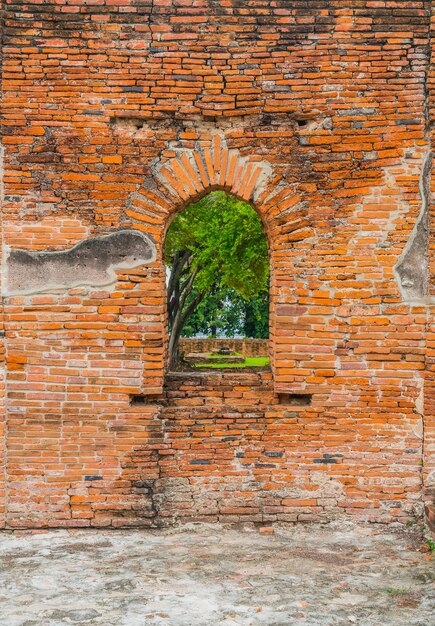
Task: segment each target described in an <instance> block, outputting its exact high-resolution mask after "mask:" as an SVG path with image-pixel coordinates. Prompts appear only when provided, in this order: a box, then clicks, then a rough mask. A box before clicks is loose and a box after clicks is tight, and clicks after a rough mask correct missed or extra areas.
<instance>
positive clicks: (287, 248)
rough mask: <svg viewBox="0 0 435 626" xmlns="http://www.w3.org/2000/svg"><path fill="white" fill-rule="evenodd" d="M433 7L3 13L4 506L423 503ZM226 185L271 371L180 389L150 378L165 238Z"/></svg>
mask: <svg viewBox="0 0 435 626" xmlns="http://www.w3.org/2000/svg"><path fill="white" fill-rule="evenodd" d="M434 16H435V3H434V2H430V1H429V0H415V1H412V2H411V1H409V2H408V1H407V0H403V1H400V2H397V0H394V1H393V0H382V1H379V2H373V1H372V0H352V2H349V1H348V2H345V1H344V0H330V1H327V0H303V1H302V0H300V1H299V0H295V1H294V2H288V1H287V0H285V1H284V0H276V1H275V2H270V1H269V0H267V1H266V0H249V1H247V2H246V1H243V2H241V1H239V0H227V1H226V2H220V1H219V2H218V1H216V0H183V1H178V0H123V1H122V2H117V1H116V0H93V2H92V3H90V2H80V1H77V0H65V1H63V2H51V1H47V2H42V3H41V2H39V0H38V1H36V0H35V1H34V2H33V1H32V0H31V1H30V2H28V1H26V2H21V1H11V2H10V3H8V4H7V5H4V29H3V31H4V37H3V38H4V41H3V43H4V46H3V74H2V76H3V90H4V98H3V111H2V124H3V126H2V134H3V139H2V141H3V145H4V147H5V159H4V184H5V196H4V201H3V206H2V217H3V220H2V228H3V231H2V241H3V248H2V249H3V266H2V267H3V271H2V281H3V296H4V299H3V304H4V316H5V327H6V346H7V347H6V357H7V406H6V411H5V420H4V424H5V429H6V437H7V455H6V459H7V463H6V465H7V467H6V472H5V473H4V474H3V475H5V476H6V508H7V514H6V525H8V526H12V527H17V526H43V525H52V526H56V525H65V526H74V525H103V524H104V525H111V524H112V525H122V524H142V523H153V524H154V523H161V522H162V520H170V519H177V518H178V517H179V516H182V515H184V516H186V515H192V516H193V517H195V516H197V517H201V516H210V517H209V518H213V517H215V518H216V517H217V516H226V515H229V516H231V515H235V516H243V515H244V514H246V515H248V516H249V515H255V516H257V518H256V519H260V517H261V516H263V518H264V519H268V518H267V515H269V514H275V513H276V514H279V515H287V514H288V515H289V516H290V517H292V516H293V517H294V516H296V518H297V519H304V517H303V516H304V515H309V516H310V517H311V518H315V517H316V516H317V517H328V516H329V517H334V516H336V515H338V514H341V513H343V512H346V513H350V514H353V515H355V516H357V517H358V518H361V519H371V520H379V521H390V520H394V519H401V520H405V519H408V518H409V517H412V516H415V515H418V514H419V513H421V511H422V508H423V501H424V499H425V500H426V502H427V504H428V506H429V507H430V506H431V502H432V498H433V496H432V495H431V488H432V487H431V485H433V484H434V482H435V480H434V475H433V469H434V462H435V414H434V401H433V398H434V390H435V384H434V376H435V369H434V354H435V353H434V342H433V337H434V334H433V325H432V326H430V324H431V322H432V320H433V312H434V304H433V303H434V298H435V287H434V276H435V271H434V270H435V265H434V260H433V258H434V254H433V252H434V249H435V240H434V234H433V233H434V232H435V231H434V226H433V223H434V212H433V204H432V202H431V189H432V191H433V183H432V187H431V171H432V159H431V150H430V146H431V125H430V123H431V120H432V118H433V116H434V109H433V105H432V103H433V97H432V93H431V91H432V89H433V88H435V78H434V75H433V74H432V72H431V71H430V58H431V47H432V44H433V41H434V38H433V37H431V31H430V25H431V19H432V24H434ZM218 188H221V189H226V190H227V191H229V192H231V193H233V194H235V195H236V196H238V197H240V198H243V199H245V200H246V201H248V202H251V204H252V205H253V206H254V207H255V208H256V210H257V211H258V212H259V214H260V216H261V218H262V220H263V224H264V228H265V232H266V234H267V237H268V240H269V249H270V261H271V336H270V354H271V362H272V370H273V371H272V374H271V375H270V377H269V378H267V379H263V378H261V377H267V374H266V373H264V374H262V375H259V376H260V379H253V378H249V376H248V378H247V379H246V378H244V376H247V374H245V375H242V374H241V375H240V376H242V378H241V379H240V380H239V382H237V381H234V380H233V379H231V380H230V381H227V379H216V380H215V379H213V380H212V379H211V378H210V379H203V378H200V379H199V382H198V381H197V380H195V381H194V382H192V383H190V387H191V388H190V389H185V388H184V385H185V384H186V385H187V386H188V387H189V385H188V384H187V383H183V381H179V380H178V379H173V378H169V379H168V378H167V377H165V362H166V361H165V353H166V344H167V333H166V310H165V272H164V268H163V263H162V246H163V243H164V235H165V232H166V229H167V227H168V225H169V223H170V220H171V219H172V217H173V216H174V215H175V214H176V213H177V212H178V211H180V210H181V209H182V208H183V207H185V206H186V205H187V204H188V203H189V202H190V201H191V200H192V199H197V198H199V197H201V196H202V195H204V194H206V193H207V192H209V191H210V190H212V189H218ZM429 326H430V332H428V328H429ZM0 330H1V329H0ZM427 337H428V338H429V341H428V342H427ZM259 380H260V381H261V384H260V383H259ZM0 388H1V381H0ZM298 393H299V394H305V396H306V397H308V396H310V402H311V404H310V405H304V407H303V409H301V411H302V412H300V411H299V410H297V411H296V409H295V410H294V411H293V410H290V409H289V408H288V406H287V405H286V404H285V403H286V402H287V403H290V406H292V404H291V403H292V402H293V400H292V394H298ZM285 394H287V395H285ZM139 395H140V396H143V397H148V398H149V402H142V403H141V402H136V403H133V404H130V402H131V396H139ZM205 408H207V410H205ZM286 412H288V413H289V414H287V413H286ZM293 413H295V415H293ZM221 426H222V430H220V428H221ZM232 431H234V433H233V434H228V432H232ZM227 437H230V438H231V437H236V439H227ZM266 451H268V452H277V453H278V452H279V453H281V452H282V453H283V454H282V456H276V457H274V456H271V457H267V455H266V458H267V459H268V460H267V461H264V459H263V457H264V453H265V452H266ZM239 452H240V453H243V454H244V455H245V457H244V458H245V459H250V460H246V461H241V458H242V457H240V456H238V454H239ZM331 455H332V456H331ZM340 455H343V456H340ZM423 457H424V464H423V465H422V458H423ZM271 459H272V460H271ZM331 460H332V461H334V462H331ZM193 461H195V462H193ZM201 461H207V463H202V462H201ZM431 472H432V473H431ZM423 477H424V480H425V481H426V486H427V490H426V492H425V494H423V490H422V486H421V484H422V478H423ZM155 481H157V482H155ZM331 485H332V487H331ZM210 491H216V493H217V495H216V498H214V499H213V498H211V496H210V494H209V492H210ZM309 492H312V493H313V497H312V498H310V497H308V494H309ZM1 494H2V492H1V486H0V497H1ZM331 494H332V495H331ZM209 496H210V499H209ZM284 500H286V501H287V503H286V504H283V501H284ZM249 501H250V502H251V504H248V502H249ZM307 502H308V503H307ZM239 504H240V506H239ZM269 506H270V507H272V509H273V510H270V509H268V508H266V507H269ZM274 507H277V508H276V509H275V508H274ZM183 511H184V513H182V512H183ZM258 516H260V517H258ZM150 520H151V522H150Z"/></svg>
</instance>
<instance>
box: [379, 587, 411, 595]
mask: <svg viewBox="0 0 435 626" xmlns="http://www.w3.org/2000/svg"><path fill="white" fill-rule="evenodd" d="M383 591H384V593H388V595H389V596H393V597H397V596H406V595H408V594H409V592H410V590H409V589H404V588H398V589H396V588H395V587H384V589H383Z"/></svg>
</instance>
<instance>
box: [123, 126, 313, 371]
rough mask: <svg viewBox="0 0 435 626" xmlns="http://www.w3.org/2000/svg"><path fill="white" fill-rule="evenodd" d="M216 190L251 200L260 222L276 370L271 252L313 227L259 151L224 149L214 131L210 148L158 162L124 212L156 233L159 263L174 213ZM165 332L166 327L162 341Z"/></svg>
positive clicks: (298, 201)
mask: <svg viewBox="0 0 435 626" xmlns="http://www.w3.org/2000/svg"><path fill="white" fill-rule="evenodd" d="M217 189H222V190H225V191H227V192H228V193H230V194H232V195H234V196H236V197H238V198H240V199H242V200H244V201H246V202H248V203H249V204H251V206H252V207H253V208H254V209H255V210H256V211H257V212H258V214H259V216H260V218H261V220H262V222H263V227H264V230H265V234H266V237H267V239H268V244H269V258H270V268H271V291H270V293H271V322H270V356H271V361H272V369H273V370H276V368H277V366H278V369H280V367H279V363H278V360H279V359H277V355H276V350H275V341H274V339H275V331H276V329H277V327H276V325H277V322H278V319H279V316H277V305H278V295H277V294H278V290H277V289H276V288H275V285H274V282H275V271H274V266H275V261H274V257H275V251H276V250H277V249H278V248H279V247H282V242H283V241H284V240H287V241H288V240H291V239H292V232H293V231H298V239H299V240H300V239H301V238H304V237H309V236H310V235H311V234H312V230H311V228H310V225H309V222H308V219H307V215H306V208H305V207H304V206H303V204H302V202H301V198H300V196H298V195H297V194H296V193H295V191H294V188H293V187H292V186H290V185H288V184H287V183H285V182H284V181H282V180H281V178H280V176H277V175H276V174H275V173H274V170H273V167H272V165H271V164H270V163H268V162H267V161H264V160H262V159H261V158H260V157H259V156H258V155H255V154H251V155H247V156H246V155H242V154H241V153H240V151H239V150H237V149H228V147H227V145H226V142H225V139H224V138H223V137H221V136H219V135H215V136H214V137H213V140H212V142H210V143H209V145H208V146H205V147H204V146H201V147H199V148H198V149H185V150H177V151H176V155H175V156H173V157H172V158H169V159H167V160H166V161H164V162H162V163H160V164H158V165H157V167H156V168H155V170H154V183H153V185H150V186H147V187H145V186H144V187H143V188H141V189H139V190H138V192H137V193H135V194H134V195H133V197H132V198H131V201H130V204H129V206H128V207H127V211H126V214H127V216H128V218H129V220H132V221H133V222H134V226H135V227H136V228H139V229H140V230H144V231H146V232H147V233H148V234H150V235H152V236H153V237H154V240H155V242H156V246H157V263H159V262H160V263H161V264H163V246H164V240H165V235H166V231H167V228H168V227H169V225H170V223H171V221H172V219H173V217H174V216H175V215H176V214H177V213H178V212H179V211H181V210H183V209H184V208H185V207H186V206H187V205H188V204H190V203H191V202H192V201H195V200H198V199H199V198H201V197H203V196H205V195H207V193H210V192H211V191H214V190H217ZM281 254H282V250H281ZM162 276H164V273H162ZM162 280H164V278H162ZM162 306H163V303H162ZM164 306H165V307H166V303H164ZM166 335H167V328H166V327H165V326H164V327H162V336H163V339H164V338H165V336H166ZM163 369H164V368H163Z"/></svg>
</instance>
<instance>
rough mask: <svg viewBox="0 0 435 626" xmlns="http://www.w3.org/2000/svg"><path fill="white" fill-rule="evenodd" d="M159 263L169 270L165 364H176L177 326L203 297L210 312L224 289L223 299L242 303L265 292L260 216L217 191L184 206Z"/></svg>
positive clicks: (265, 253) (266, 275)
mask: <svg viewBox="0 0 435 626" xmlns="http://www.w3.org/2000/svg"><path fill="white" fill-rule="evenodd" d="M165 261H166V264H167V266H168V267H169V270H170V271H169V279H168V316H169V326H170V339H169V356H170V365H171V366H174V365H175V364H176V361H177V352H178V342H179V338H180V336H181V333H182V330H183V327H184V326H185V324H186V322H187V320H188V319H189V318H190V316H191V315H192V314H193V312H194V311H196V310H197V309H198V307H199V305H200V303H201V302H203V301H204V299H205V298H206V297H209V298H208V301H209V305H208V306H209V308H210V307H212V303H213V298H215V301H219V300H218V294H219V293H220V295H221V294H222V293H223V292H225V290H226V294H227V296H226V297H229V292H230V291H233V292H235V293H236V294H238V296H239V297H241V298H242V299H243V301H246V302H249V301H250V300H252V299H253V298H256V297H258V296H259V295H260V294H261V293H263V294H264V293H265V292H267V290H268V280H269V257H268V250H267V242H266V237H265V235H264V231H263V226H262V224H261V221H260V218H259V217H258V215H257V214H256V213H255V211H254V210H253V209H252V207H251V206H250V205H249V204H247V203H246V202H243V201H241V200H238V199H237V198H235V197H233V196H230V195H228V194H226V193H225V192H223V191H215V192H212V193H210V194H209V195H208V196H206V197H205V198H202V199H201V200H199V201H198V202H195V203H192V204H190V205H189V206H188V207H187V208H186V209H185V210H184V211H182V212H181V213H179V214H178V215H177V216H176V217H175V218H174V220H173V221H172V223H171V225H170V227H169V229H168V233H167V236H166V243H165ZM222 290H223V291H222ZM220 295H219V297H220ZM220 302H221V303H222V299H221V300H220ZM225 306H226V304H225V302H224V303H223V307H224V308H225ZM230 308H231V307H230ZM204 311H205V310H204ZM216 327H217V324H216Z"/></svg>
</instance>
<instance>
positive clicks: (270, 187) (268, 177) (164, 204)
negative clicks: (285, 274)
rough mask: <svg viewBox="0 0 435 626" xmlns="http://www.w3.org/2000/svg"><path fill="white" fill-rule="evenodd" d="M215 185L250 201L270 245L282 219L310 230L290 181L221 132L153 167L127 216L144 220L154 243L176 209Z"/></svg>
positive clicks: (142, 225) (290, 227)
mask: <svg viewBox="0 0 435 626" xmlns="http://www.w3.org/2000/svg"><path fill="white" fill-rule="evenodd" d="M217 189H222V190H225V191H227V192H228V193H231V194H232V195H234V196H236V197H238V198H240V199H242V200H245V201H246V202H248V203H249V204H251V205H252V206H253V208H254V209H255V210H256V211H257V212H258V214H259V215H260V218H261V219H262V222H263V226H264V229H265V232H266V236H267V238H268V241H269V248H270V250H272V249H273V248H274V243H275V242H276V241H277V237H278V234H279V233H281V234H282V225H283V220H285V221H286V224H287V228H286V229H285V231H286V235H288V234H289V232H290V231H292V230H301V228H304V229H306V231H307V232H306V233H305V236H309V235H310V234H311V229H310V228H308V226H309V225H308V221H307V215H306V209H305V207H303V205H302V204H301V198H300V196H299V195H297V194H296V193H295V191H294V188H293V186H292V185H289V184H288V183H285V182H284V181H282V179H281V177H280V176H279V175H276V174H275V173H274V170H273V167H272V165H271V164H270V163H269V162H268V161H265V160H263V159H262V158H261V157H260V156H258V155H255V154H250V155H248V156H246V155H242V154H241V153H240V151H239V150H237V149H229V148H228V147H227V145H226V141H225V138H224V137H222V136H220V135H215V136H214V137H213V140H212V141H211V142H210V143H209V145H208V146H206V147H204V146H201V147H198V148H196V149H184V150H181V149H179V150H177V154H176V156H174V157H172V158H169V159H167V160H166V161H164V162H163V161H162V162H161V163H159V164H158V165H157V166H156V167H155V169H154V184H153V185H151V186H147V187H145V186H144V187H142V188H141V189H139V190H138V191H137V192H136V193H135V194H134V195H133V196H132V198H131V201H130V203H129V207H128V208H127V216H128V217H129V219H133V220H134V221H135V222H139V224H138V226H139V227H140V229H141V230H145V224H146V225H147V226H148V225H149V227H148V232H149V234H151V235H153V236H154V237H155V238H156V240H157V241H156V243H157V245H159V244H160V243H162V242H163V239H164V236H165V233H166V230H167V228H168V227H169V224H170V223H171V221H172V218H173V217H174V215H175V214H176V213H178V212H179V211H181V210H182V209H184V208H185V207H186V206H187V205H188V204H190V203H191V202H193V201H195V200H198V199H200V198H201V197H203V196H205V195H207V194H208V193H210V192H211V191H214V190H217ZM291 214H294V219H293V218H292V216H291ZM160 229H163V232H161V230H160Z"/></svg>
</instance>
